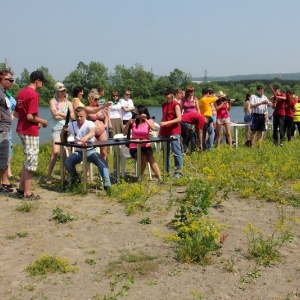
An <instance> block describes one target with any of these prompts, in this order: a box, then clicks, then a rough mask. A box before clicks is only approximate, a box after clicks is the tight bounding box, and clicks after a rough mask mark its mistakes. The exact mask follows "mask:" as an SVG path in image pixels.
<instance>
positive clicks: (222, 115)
mask: <svg viewBox="0 0 300 300" xmlns="http://www.w3.org/2000/svg"><path fill="white" fill-rule="evenodd" d="M216 96H217V97H218V98H219V99H218V100H217V101H216V102H215V108H216V111H217V147H219V146H220V142H221V136H222V131H223V128H222V126H224V127H225V135H226V139H227V142H228V145H229V146H230V147H231V146H232V138H231V132H230V118H229V114H228V112H229V111H230V108H231V103H230V101H229V102H228V101H227V100H226V94H224V93H223V92H222V91H220V92H218V93H217V95H216Z"/></svg>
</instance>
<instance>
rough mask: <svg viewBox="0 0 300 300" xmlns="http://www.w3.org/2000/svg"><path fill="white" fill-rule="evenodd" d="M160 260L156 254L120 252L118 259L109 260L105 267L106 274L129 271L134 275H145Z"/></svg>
mask: <svg viewBox="0 0 300 300" xmlns="http://www.w3.org/2000/svg"><path fill="white" fill-rule="evenodd" d="M160 263H161V262H160V261H159V259H158V256H153V255H149V254H146V253H143V252H141V253H129V252H122V253H121V255H120V257H119V259H118V260H115V261H110V262H109V263H108V267H107V269H106V274H107V275H108V276H111V275H112V274H114V273H116V272H121V273H129V274H133V275H134V276H137V275H143V276H144V275H146V274H149V273H152V272H154V271H155V270H156V269H157V268H158V267H159V264H160Z"/></svg>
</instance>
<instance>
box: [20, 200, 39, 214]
mask: <svg viewBox="0 0 300 300" xmlns="http://www.w3.org/2000/svg"><path fill="white" fill-rule="evenodd" d="M38 206H39V204H38V202H36V201H26V200H24V201H22V202H21V203H20V204H19V205H18V206H17V208H16V210H17V211H21V212H31V211H32V210H34V209H37V208H38Z"/></svg>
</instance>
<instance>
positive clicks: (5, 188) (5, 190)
mask: <svg viewBox="0 0 300 300" xmlns="http://www.w3.org/2000/svg"><path fill="white" fill-rule="evenodd" d="M12 191H13V189H12V188H9V187H8V186H7V185H5V184H2V185H0V193H11V192H12Z"/></svg>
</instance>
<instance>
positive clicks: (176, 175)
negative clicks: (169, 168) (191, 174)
mask: <svg viewBox="0 0 300 300" xmlns="http://www.w3.org/2000/svg"><path fill="white" fill-rule="evenodd" d="M181 177H182V175H181V174H180V173H175V174H174V178H176V179H178V178H181Z"/></svg>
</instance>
